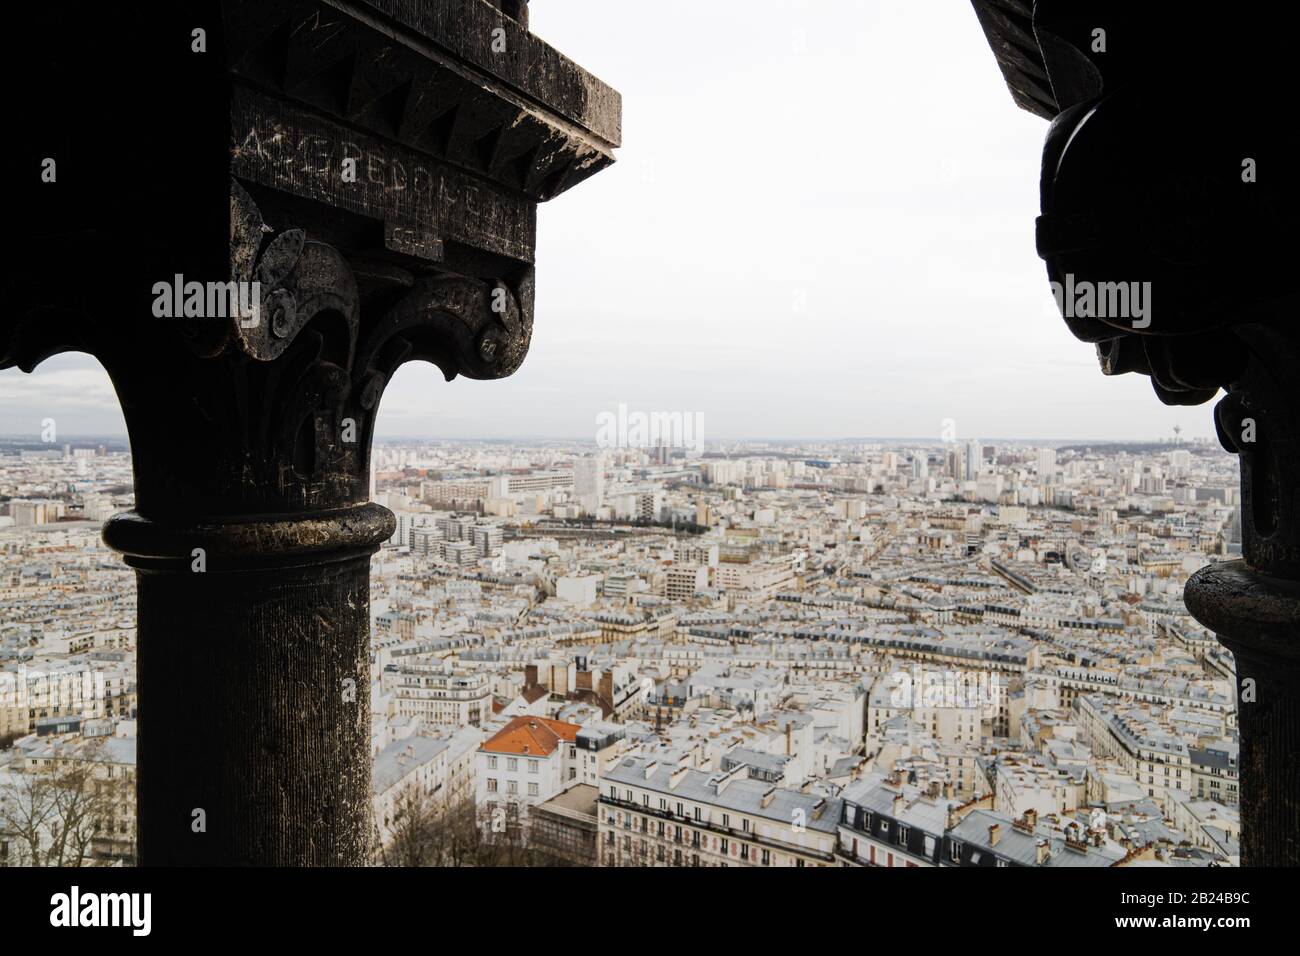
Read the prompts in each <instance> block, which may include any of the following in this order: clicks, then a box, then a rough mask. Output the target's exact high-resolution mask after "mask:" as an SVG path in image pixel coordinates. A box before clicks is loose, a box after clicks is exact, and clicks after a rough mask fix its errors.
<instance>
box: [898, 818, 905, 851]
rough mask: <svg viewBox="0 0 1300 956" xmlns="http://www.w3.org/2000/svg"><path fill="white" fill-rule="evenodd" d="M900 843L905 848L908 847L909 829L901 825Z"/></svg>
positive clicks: (899, 827) (899, 826) (899, 830)
mask: <svg viewBox="0 0 1300 956" xmlns="http://www.w3.org/2000/svg"><path fill="white" fill-rule="evenodd" d="M898 842H899V843H901V844H902V845H903V846H907V827H905V826H903V825H902V824H901V823H900V824H899V825H898Z"/></svg>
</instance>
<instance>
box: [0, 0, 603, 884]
mask: <svg viewBox="0 0 1300 956" xmlns="http://www.w3.org/2000/svg"><path fill="white" fill-rule="evenodd" d="M19 13H20V14H21V15H20V16H16V17H15V18H14V20H13V22H12V23H11V24H10V25H11V26H12V27H13V30H12V33H13V35H14V36H15V37H17V38H18V39H19V41H20V42H21V43H22V44H23V45H24V46H25V47H27V48H28V49H30V50H32V51H33V53H34V55H35V56H36V57H37V58H38V59H39V60H40V61H41V62H42V63H44V64H46V67H47V70H46V74H48V75H45V74H43V78H42V79H41V81H40V82H35V83H32V82H28V81H27V79H25V78H22V77H14V78H11V83H10V87H11V88H28V89H29V90H30V96H27V97H25V98H24V109H23V111H22V113H21V115H20V119H21V123H22V128H21V134H22V135H20V136H18V137H17V139H18V140H19V141H20V142H21V144H22V147H23V148H22V149H21V150H15V151H13V154H12V155H7V156H6V160H5V161H6V163H10V162H11V163H12V166H13V169H12V170H11V176H10V181H11V182H12V183H14V184H15V186H16V188H17V192H18V196H19V201H18V204H17V208H16V209H15V210H14V216H13V218H14V223H13V229H14V231H15V232H17V233H20V234H22V236H23V242H22V243H21V248H20V250H19V251H18V252H17V253H16V254H15V256H14V259H13V261H12V262H11V268H10V269H9V270H8V275H7V282H8V286H9V291H10V293H11V295H10V298H9V299H8V305H7V308H6V310H5V311H4V312H3V313H0V368H7V367H10V366H17V367H19V368H21V369H23V370H26V371H31V370H32V369H33V368H34V367H35V366H36V365H37V364H39V363H40V362H41V361H42V360H43V359H45V358H46V357H48V356H50V355H53V354H55V353H58V352H62V351H71V350H78V351H84V352H88V353H90V354H91V355H94V356H95V357H96V358H97V359H98V360H99V361H100V362H101V363H102V364H103V366H104V367H105V369H106V370H107V371H108V373H109V375H110V377H111V378H112V380H113V384H114V386H115V388H116V390H117V394H118V398H119V400H120V402H121V404H122V408H123V412H124V415H125V418H126V423H127V428H128V431H129V433H130V439H131V452H132V459H133V465H134V471H135V510H134V511H133V512H131V513H129V514H126V515H119V516H117V517H115V518H114V519H112V520H111V521H110V522H108V524H107V525H106V527H105V530H104V538H105V541H106V542H107V543H108V544H109V545H110V546H111V547H113V548H114V549H116V550H117V551H119V552H121V553H122V554H123V556H124V558H125V560H126V562H127V563H128V564H129V565H130V566H132V567H133V568H135V569H136V571H137V579H138V602H137V615H138V619H139V621H138V623H139V633H138V654H139V718H140V723H139V751H138V754H139V766H138V792H137V799H138V804H139V824H138V826H139V834H138V842H139V848H140V862H141V863H144V864H147V865H159V864H163V865H187V864H222V865H231V864H277V865H313V864H330V865H348V864H362V863H365V862H366V861H367V859H368V856H369V849H370V842H371V835H372V824H371V820H370V812H371V792H370V752H369V736H370V710H369V682H370V674H369V660H368V658H369V627H370V621H369V559H370V555H371V554H372V553H373V552H374V551H375V550H376V549H377V548H378V547H379V545H380V543H381V542H383V541H384V540H385V539H386V538H388V537H389V536H391V534H392V532H393V526H394V522H393V516H392V515H391V514H390V513H389V512H388V511H387V510H386V509H384V508H382V507H379V506H378V505H375V504H371V503H368V498H369V485H370V446H371V439H372V437H373V434H374V424H375V416H376V414H377V412H378V408H379V403H380V400H381V398H382V395H383V391H384V388H385V386H386V385H387V383H388V382H389V381H391V380H392V376H393V374H394V373H395V372H396V370H397V369H398V367H399V366H401V365H402V364H404V363H406V362H412V361H421V362H428V363H431V364H433V365H435V366H437V367H438V369H439V370H440V371H441V372H442V375H443V377H445V378H446V379H447V380H448V381H450V380H451V379H453V378H455V377H457V376H465V377H469V378H478V379H491V378H500V377H502V376H505V375H509V374H511V373H512V372H513V371H515V369H517V368H518V367H519V365H520V363H521V362H522V361H523V359H524V356H525V355H526V353H527V351H528V345H529V342H530V340H531V336H532V325H533V275H534V269H533V257H534V249H535V241H536V220H537V206H538V204H539V203H541V202H544V201H547V200H549V199H551V198H553V197H555V196H557V195H558V194H559V193H561V192H563V191H565V190H566V189H568V188H570V187H572V186H574V185H575V184H577V183H579V182H581V181H582V180H584V179H586V178H587V177H589V176H591V175H593V174H594V173H596V172H598V171H599V170H601V169H603V168H604V167H606V166H608V165H609V164H610V163H612V162H613V150H614V148H615V147H616V146H617V145H618V140H619V135H620V111H621V103H620V100H619V97H618V94H617V93H616V92H615V91H614V90H612V89H610V88H609V87H607V86H606V85H605V84H603V83H601V82H600V81H599V80H598V79H596V78H595V77H593V76H591V75H589V74H587V73H586V72H584V71H583V70H582V69H581V68H580V67H578V66H577V65H576V64H574V63H573V62H572V61H570V60H568V59H566V58H564V57H562V56H560V54H559V53H558V52H557V51H555V50H554V49H552V48H551V47H549V46H548V45H547V44H545V43H544V42H542V41H541V40H539V39H537V38H536V37H533V36H532V35H531V34H530V33H529V32H528V30H527V28H526V25H525V24H526V14H527V5H526V4H524V3H522V2H519V0H510V2H506V3H504V4H503V5H501V6H499V7H494V6H492V5H490V4H488V3H485V2H483V0H307V2H289V0H219V2H218V0H202V2H194V3H187V4H176V3H174V2H170V0H168V2H162V0H154V2H147V3H142V4H131V5H126V6H125V7H122V6H120V5H105V4H99V5H90V6H86V5H83V4H80V3H72V2H61V0H51V2H50V3H46V4H42V5H39V6H36V5H21V6H20V8H19ZM200 34H202V35H201V36H200ZM46 157H53V158H55V159H57V161H58V164H57V165H58V176H57V178H55V179H49V180H46V181H42V180H41V178H40V177H41V175H42V171H43V164H44V158H46ZM227 282H231V283H236V284H243V285H244V289H239V288H237V287H232V288H234V289H235V291H241V292H242V291H245V290H249V291H251V289H252V287H253V285H254V284H255V285H256V287H257V288H258V289H259V290H260V295H259V298H260V304H261V308H260V310H258V311H256V312H253V311H252V310H247V311H245V310H242V309H234V310H232V309H231V308H230V306H233V305H234V303H232V302H229V301H223V300H222V299H221V298H220V296H221V293H220V292H218V293H216V296H217V297H216V298H214V297H213V295H214V290H212V289H211V288H206V289H203V291H201V293H200V294H199V296H198V300H197V303H198V304H197V305H196V306H195V307H194V308H193V309H191V308H190V307H189V306H188V305H187V306H186V307H184V308H181V309H180V310H174V309H169V308H167V306H168V305H169V304H170V305H176V304H178V303H181V302H182V301H184V302H188V301H189V298H190V295H189V292H188V288H189V284H190V283H200V284H202V285H203V286H205V287H208V286H223V285H224V284H225V283H227ZM169 284H178V285H180V286H181V288H182V291H180V292H177V293H176V295H175V296H174V297H173V296H172V295H171V294H170V293H168V292H167V291H166V289H167V286H168V285H169ZM159 286H161V287H162V288H163V290H164V291H163V294H162V295H161V297H160V294H159V292H158V288H159ZM214 303H215V305H214Z"/></svg>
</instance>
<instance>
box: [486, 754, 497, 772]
mask: <svg viewBox="0 0 1300 956" xmlns="http://www.w3.org/2000/svg"><path fill="white" fill-rule="evenodd" d="M496 768H497V758H496V757H488V769H489V770H495V769H496Z"/></svg>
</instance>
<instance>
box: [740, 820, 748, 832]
mask: <svg viewBox="0 0 1300 956" xmlns="http://www.w3.org/2000/svg"><path fill="white" fill-rule="evenodd" d="M740 828H741V829H742V830H744V831H745V832H746V833H748V832H749V821H748V820H741V821H740Z"/></svg>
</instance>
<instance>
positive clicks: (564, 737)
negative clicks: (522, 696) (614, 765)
mask: <svg viewBox="0 0 1300 956" xmlns="http://www.w3.org/2000/svg"><path fill="white" fill-rule="evenodd" d="M581 729H582V728H581V727H579V726H578V725H577V724H566V723H565V722H564V721H562V720H550V719H548V718H546V717H516V718H515V719H514V720H512V721H510V723H508V724H506V725H505V726H504V727H503V728H501V730H500V731H499V732H498V733H497V734H496V735H495V736H493V737H492V738H491V739H489V740H486V741H484V742H483V747H482V749H483V750H486V751H488V752H489V753H495V754H519V755H523V754H527V755H528V756H530V757H545V756H548V755H549V754H552V753H554V752H555V748H557V747H558V746H559V745H560V743H561V742H563V741H568V742H572V741H574V740H576V739H577V737H578V731H579V730H581Z"/></svg>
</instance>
